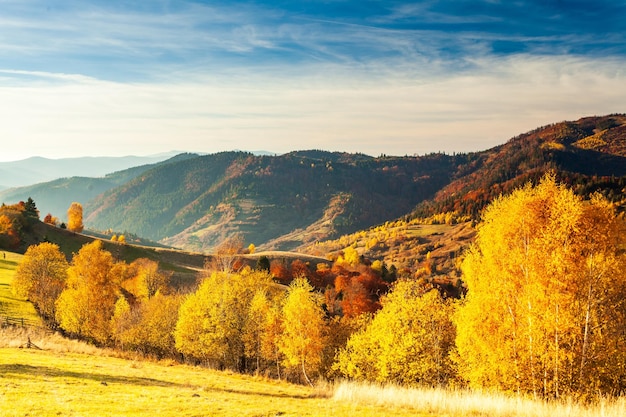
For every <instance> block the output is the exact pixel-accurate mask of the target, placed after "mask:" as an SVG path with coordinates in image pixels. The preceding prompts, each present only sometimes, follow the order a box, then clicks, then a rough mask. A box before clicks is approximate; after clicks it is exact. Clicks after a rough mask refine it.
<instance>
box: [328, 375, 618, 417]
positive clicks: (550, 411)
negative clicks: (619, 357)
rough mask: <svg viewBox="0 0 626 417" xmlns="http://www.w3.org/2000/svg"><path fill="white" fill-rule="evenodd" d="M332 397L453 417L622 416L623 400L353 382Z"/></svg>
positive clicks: (346, 384)
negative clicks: (545, 398)
mask: <svg viewBox="0 0 626 417" xmlns="http://www.w3.org/2000/svg"><path fill="white" fill-rule="evenodd" d="M333 399H334V400H335V401H338V402H345V403H350V404H371V405H378V406H383V407H387V406H391V407H405V408H407V409H413V410H414V411H415V412H416V413H425V414H426V415H430V414H432V415H437V416H454V417H466V416H467V417H470V416H471V417H475V416H489V417H552V416H559V417H622V416H625V415H626V400H625V399H623V398H619V399H605V400H600V401H598V402H596V403H594V404H590V405H585V404H579V403H576V402H573V401H553V402H547V401H541V400H534V399H532V398H524V397H519V396H507V395H505V394H501V393H482V392H472V391H467V390H449V389H428V388H423V389H420V388H403V387H398V386H391V385H390V386H380V385H376V384H364V383H354V382H342V383H339V384H338V385H337V386H336V387H335V390H334V396H333Z"/></svg>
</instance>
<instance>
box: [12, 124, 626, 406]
mask: <svg viewBox="0 0 626 417" xmlns="http://www.w3.org/2000/svg"><path fill="white" fill-rule="evenodd" d="M217 158H218V159H207V158H204V159H201V160H195V159H192V161H194V162H191V163H190V162H189V160H185V164H186V165H185V166H186V167H187V168H189V169H192V171H183V167H182V166H181V165H177V163H176V162H173V163H170V164H169V165H168V164H166V165H164V166H162V167H155V168H152V170H149V171H145V172H143V173H141V174H140V175H141V176H142V177H137V178H138V179H134V180H133V179H131V180H130V181H129V182H128V183H125V184H124V185H121V186H120V187H118V188H111V189H110V190H108V191H105V192H104V193H102V194H100V195H98V196H95V198H94V199H92V200H90V201H88V202H87V201H86V202H85V206H84V207H83V205H82V204H80V203H77V202H76V201H75V200H78V199H74V198H72V201H70V202H68V203H67V204H66V206H65V207H66V209H65V212H62V213H52V214H48V215H46V216H42V215H41V213H40V207H42V206H41V203H40V200H38V196H37V195H34V196H33V197H32V198H30V197H29V198H24V199H23V200H22V201H21V202H19V203H11V204H3V205H2V207H1V208H0V248H1V249H3V250H6V251H11V252H21V253H23V254H24V256H23V259H22V260H21V262H20V263H19V265H17V267H16V272H15V277H14V279H13V283H12V290H13V292H14V294H15V295H16V296H17V297H20V298H21V299H24V300H28V301H30V302H31V303H32V304H33V305H34V306H35V309H36V311H37V313H38V314H39V316H40V317H41V319H42V320H43V322H44V323H45V326H46V327H47V328H48V329H49V330H50V331H53V332H58V333H60V334H62V335H63V336H64V337H68V338H75V339H80V340H83V341H87V342H88V343H91V344H93V345H96V346H101V347H106V348H110V349H115V350H119V351H121V352H134V353H137V354H139V355H141V356H142V357H144V358H147V359H150V358H151V359H155V360H162V359H164V358H166V359H168V360H172V361H175V362H176V363H186V364H193V365H197V366H202V367H208V368H212V369H218V370H228V371H231V372H236V373H241V374H251V375H262V376H264V377H266V378H271V379H281V380H288V381H292V382H295V383H299V384H306V385H315V384H316V383H319V381H338V380H351V381H365V382H373V383H378V384H398V385H401V386H407V387H416V386H422V387H449V388H460V387H462V388H469V389H476V390H486V391H497V392H502V393H506V394H508V395H522V396H530V397H532V398H538V399H545V400H555V399H560V398H570V399H572V398H573V399H577V400H581V401H594V400H596V399H598V398H605V397H613V396H614V397H619V396H621V395H623V394H624V392H625V390H626V366H625V365H624V364H626V223H625V219H624V203H625V202H626V188H624V187H626V180H625V179H624V178H626V176H625V175H626V171H624V170H625V168H624V166H626V165H625V164H623V163H624V158H626V116H624V115H612V116H606V117H596V118H586V119H581V120H579V121H577V122H563V123H558V124H555V125H550V126H546V127H543V128H539V129H536V130H534V131H532V132H529V133H527V134H524V135H520V136H518V137H516V138H513V139H511V140H510V141H509V142H507V143H506V144H504V145H502V146H500V147H497V148H494V149H492V150H489V151H485V152H483V153H477V154H467V155H443V154H440V155H429V156H425V157H423V159H420V157H408V156H407V157H405V158H390V157H387V156H381V157H379V158H375V159H371V158H369V157H366V156H364V155H352V156H350V155H330V156H329V155H328V154H327V153H324V152H322V151H319V152H317V151H311V152H308V153H302V154H299V155H292V156H291V157H290V158H286V157H285V158H283V159H280V158H279V157H276V159H270V158H269V157H263V158H257V157H254V156H251V155H247V154H244V155H241V154H237V155H230V154H223V155H219V156H218V157H217ZM324 158H326V159H324ZM207 161H211V164H210V166H209V165H207V167H206V168H202V169H200V168H199V167H200V166H201V164H203V163H206V162H207ZM194 164H197V166H196V167H195V168H193V166H194ZM264 164H265V165H264ZM167 167H169V169H172V170H173V171H170V172H176V175H175V176H171V177H170V179H171V178H177V177H179V176H180V177H181V178H182V177H185V178H187V180H186V181H188V182H185V183H184V184H179V186H182V185H184V186H185V190H180V191H179V190H178V189H177V185H176V184H175V183H172V184H164V183H163V181H164V178H166V177H165V176H164V175H165V174H164V173H165V172H167V171H164V169H166V168H167ZM287 168H289V169H287ZM193 170H200V171H199V172H202V173H203V175H205V174H206V173H207V172H212V171H215V174H214V175H215V176H216V178H217V179H216V180H215V181H213V180H208V179H205V180H202V181H204V182H205V183H203V187H205V186H206V187H207V188H198V189H194V187H195V185H194V184H195V183H194V182H193V181H192V180H190V178H193V177H192V176H191V174H190V173H191V172H193ZM289 170H291V172H293V173H294V174H293V176H292V177H291V179H290V180H289V181H287V180H285V182H284V184H280V185H283V189H282V190H281V189H280V186H279V184H277V183H273V182H272V181H269V180H268V178H272V179H274V180H275V179H276V178H279V179H280V178H282V179H284V178H285V177H284V175H285V174H284V172H288V171H289ZM370 172H374V174H371V176H370ZM155 178H156V179H159V178H160V179H161V182H160V183H159V182H158V180H155ZM351 178H354V183H351V182H350V181H351ZM366 178H368V179H369V181H371V183H370V184H371V187H370V188H368V187H365V186H364V184H363V183H362V181H363V180H364V179H366ZM300 179H302V184H312V183H314V182H315V181H323V182H324V185H328V189H326V188H323V187H321V188H316V187H317V186H311V187H310V188H308V189H300V188H299V187H300V186H301V185H300V183H298V181H299V180H300ZM153 181H156V182H153ZM211 181H213V182H211ZM157 183H158V184H160V185H159V186H160V187H168V188H167V189H168V190H169V191H168V193H169V194H168V193H162V194H159V192H158V187H157V186H156V185H155V184H157ZM140 184H144V186H145V187H147V188H145V189H143V188H141V186H140ZM151 184H152V185H151ZM330 184H332V185H333V187H335V186H336V187H339V188H340V189H332V187H331V186H330ZM385 189H389V196H385V195H384V193H383V190H385ZM31 191H32V189H31ZM279 191H282V192H283V193H282V194H280V193H279ZM181 193H182V194H181ZM194 195H195V196H194ZM198 195H200V196H201V197H197V196H198ZM180 199H182V200H185V203H184V204H180V207H176V204H179V203H176V202H175V201H180ZM43 201H44V203H43V204H48V203H47V202H46V200H45V197H44V199H43ZM70 203H71V204H70ZM142 203H143V204H142ZM322 203H324V204H322ZM116 204H117V205H116ZM159 204H160V205H162V207H163V209H162V210H161V211H160V212H159V213H156V212H153V211H150V214H148V215H147V216H148V217H149V219H147V220H146V221H137V222H136V225H137V229H132V228H131V226H130V223H124V224H122V223H121V222H122V221H126V222H127V221H128V220H129V219H131V218H133V216H137V215H138V214H139V213H144V212H145V213H147V212H148V211H149V209H150V207H153V206H155V205H159ZM390 206H393V207H392V208H391V207H390ZM67 207H69V209H67ZM388 207H389V208H388ZM368 209H371V210H368ZM288 212H290V213H289V214H285V215H284V222H282V223H280V221H279V219H281V216H283V214H284V213H288ZM168 213H169V214H172V215H173V217H168V215H169V214H168ZM246 216H248V217H246ZM114 217H118V221H117V223H116V222H112V223H111V224H110V225H109V226H108V227H106V228H105V227H103V226H104V225H105V224H106V222H107V221H108V220H107V219H109V220H110V219H112V218H114ZM298 218H301V219H306V221H304V220H303V221H302V222H300V221H299V220H297V219H298ZM211 222H214V223H211ZM279 223H280V224H279ZM264 224H265V225H266V226H267V227H266V228H265V229H264V230H262V231H260V230H261V229H263V225H264ZM159 225H162V227H163V228H166V229H167V230H169V232H167V233H165V232H162V231H160V230H158V229H159V227H161V226H159ZM90 229H91V230H90ZM142 231H145V232H146V233H147V234H148V235H149V236H142V237H140V233H141V232H142ZM257 232H258V233H257ZM255 233H256V234H255ZM79 238H80V239H83V240H80V241H79V240H77V239H79ZM142 238H149V239H153V241H149V240H148V239H142ZM157 240H158V242H156V241H157ZM70 242H71V243H70ZM176 242H178V243H180V242H185V243H184V244H183V245H181V246H183V247H184V248H185V249H186V251H180V250H174V249H172V248H171V247H170V245H171V246H176V245H174V243H176ZM253 242H254V243H253ZM150 245H153V246H150ZM148 247H150V248H149V249H147V248H148ZM277 249H283V250H285V249H288V250H289V252H285V251H277ZM194 250H195V251H196V252H194ZM0 315H2V306H1V304H0Z"/></svg>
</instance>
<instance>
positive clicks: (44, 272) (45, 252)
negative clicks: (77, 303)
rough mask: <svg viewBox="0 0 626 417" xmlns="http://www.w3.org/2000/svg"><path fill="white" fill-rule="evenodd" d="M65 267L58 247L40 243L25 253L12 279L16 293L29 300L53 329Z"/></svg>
mask: <svg viewBox="0 0 626 417" xmlns="http://www.w3.org/2000/svg"><path fill="white" fill-rule="evenodd" d="M68 267H69V264H68V262H67V259H65V255H63V254H62V253H61V251H60V249H59V246H58V245H56V244H54V243H48V242H43V243H40V244H38V245H33V246H30V247H29V248H28V249H27V250H26V253H25V254H24V258H23V259H22V262H21V263H20V264H19V265H18V267H17V270H16V273H15V279H14V280H13V289H14V291H15V292H16V294H17V295H18V296H20V297H24V298H26V299H28V300H30V301H31V302H32V303H33V304H34V305H35V307H36V308H37V310H38V311H39V314H41V316H42V317H43V318H44V319H45V320H46V321H48V322H49V323H50V324H52V325H53V326H54V324H55V323H54V320H55V314H56V308H55V302H56V300H57V298H58V297H59V295H60V294H61V291H63V287H64V285H65V280H66V278H67V269H68Z"/></svg>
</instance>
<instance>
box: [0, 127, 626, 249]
mask: <svg viewBox="0 0 626 417" xmlns="http://www.w3.org/2000/svg"><path fill="white" fill-rule="evenodd" d="M548 170H552V171H555V172H556V173H557V175H558V177H559V179H560V180H561V181H564V182H566V183H568V184H570V185H571V186H573V187H574V189H575V190H576V191H577V192H578V193H580V194H589V193H591V192H594V191H600V192H602V193H604V194H605V195H607V197H609V198H610V199H611V200H613V201H615V202H617V203H622V202H623V201H624V195H625V193H626V189H625V187H626V181H625V178H626V115H611V116H604V117H588V118H583V119H580V120H578V121H575V122H560V123H555V124H553V125H550V126H545V127H542V128H538V129H535V130H533V131H531V132H528V133H525V134H521V135H519V136H517V137H515V138H513V139H511V140H509V141H508V142H506V143H504V144H503V145H500V146H498V147H495V148H492V149H489V150H485V151H482V152H476V153H471V154H455V155H446V154H431V155H425V156H420V157H390V156H381V157H378V158H374V157H371V156H367V155H363V154H347V153H330V152H324V151H317V150H311V151H299V152H292V153H289V154H285V155H280V156H268V155H254V154H251V153H246V152H224V153H219V154H213V155H204V156H200V155H195V154H183V155H179V156H177V157H175V158H172V159H170V160H168V161H162V162H160V163H156V164H151V165H144V166H141V167H136V168H132V169H129V170H125V171H120V172H116V173H115V174H111V175H107V176H105V177H102V178H67V179H63V180H56V181H52V182H48V183H43V184H37V185H35V186H30V187H26V188H21V189H13V190H5V191H3V192H0V201H4V202H7V203H10V202H15V201H19V200H20V199H26V198H27V197H28V196H30V197H32V198H33V199H34V200H35V201H36V203H37V205H38V207H39V209H40V210H41V211H42V216H43V215H45V214H46V213H47V212H51V213H52V214H53V215H55V216H58V217H59V218H64V216H65V210H66V209H67V207H68V206H69V204H70V203H71V202H72V201H79V202H81V203H82V204H83V206H84V207H85V224H86V226H87V227H89V228H94V229H98V230H108V229H111V230H113V231H115V232H118V233H119V232H126V233H128V232H130V233H133V234H136V235H139V236H141V237H145V238H149V239H152V240H156V241H160V242H161V243H165V244H168V245H172V246H176V247H180V248H185V249H189V250H193V251H210V250H212V249H213V248H214V247H215V246H216V245H218V244H219V243H220V242H222V241H223V240H224V239H225V238H227V237H229V236H232V235H233V234H237V233H238V234H241V235H243V237H244V239H245V241H246V242H251V243H254V244H255V245H257V246H258V247H261V248H264V249H282V250H292V249H295V248H298V247H301V246H303V245H307V244H311V243H313V242H317V241H323V240H326V239H331V238H335V237H338V236H340V235H342V234H345V233H351V232H354V231H357V230H362V229H367V228H369V227H371V226H374V225H377V224H380V223H383V222H385V221H388V220H393V219H396V218H399V217H404V218H410V217H416V216H431V215H434V214H437V213H442V212H455V213H457V214H458V215H459V216H467V217H469V218H474V219H475V218H477V217H478V215H479V213H480V210H481V209H482V207H484V206H485V205H486V204H487V203H488V202H489V201H491V200H492V199H493V198H494V197H496V196H498V195H499V194H501V193H507V192H509V191H510V190H512V189H513V188H515V187H517V186H519V185H522V184H523V183H524V182H526V181H529V180H534V179H537V178H539V177H540V176H541V175H543V173H544V172H546V171H548ZM13 173H14V174H16V175H17V174H18V173H16V172H13ZM0 175H2V174H0ZM0 178H2V180H4V177H0Z"/></svg>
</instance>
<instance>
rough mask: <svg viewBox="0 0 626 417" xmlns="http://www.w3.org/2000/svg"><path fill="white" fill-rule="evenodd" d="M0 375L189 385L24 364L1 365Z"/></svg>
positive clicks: (132, 383) (151, 384) (171, 385)
mask: <svg viewBox="0 0 626 417" xmlns="http://www.w3.org/2000/svg"><path fill="white" fill-rule="evenodd" d="M0 375H2V376H3V377H5V378H6V377H8V376H10V375H15V376H18V377H27V376H31V377H49V378H74V379H82V380H90V381H94V382H98V383H103V382H106V383H107V384H124V385H138V386H144V387H145V386H153V387H187V388H189V385H187V384H184V385H183V384H177V383H174V382H167V381H161V380H158V379H153V378H140V377H132V376H114V375H108V374H106V373H104V374H99V373H91V372H73V371H65V370H61V369H57V368H50V367H48V366H32V365H24V364H4V365H0Z"/></svg>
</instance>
